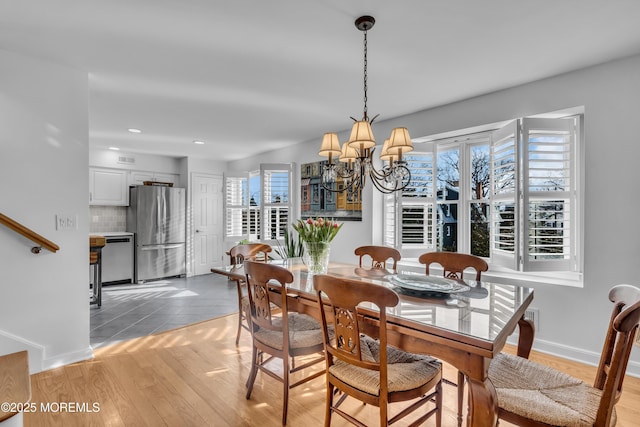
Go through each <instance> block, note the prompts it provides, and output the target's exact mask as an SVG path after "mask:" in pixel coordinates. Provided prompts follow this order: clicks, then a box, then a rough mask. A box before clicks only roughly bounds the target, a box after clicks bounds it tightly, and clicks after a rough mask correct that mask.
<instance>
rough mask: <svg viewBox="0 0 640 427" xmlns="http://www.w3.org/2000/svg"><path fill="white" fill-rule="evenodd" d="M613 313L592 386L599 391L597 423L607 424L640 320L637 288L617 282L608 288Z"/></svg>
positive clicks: (620, 387) (639, 302)
mask: <svg viewBox="0 0 640 427" xmlns="http://www.w3.org/2000/svg"><path fill="white" fill-rule="evenodd" d="M609 299H610V300H611V302H613V304H614V307H613V312H612V313H611V320H610V321H609V329H608V330H607V336H606V338H605V341H604V346H603V348H602V356H601V357H600V364H599V366H598V373H597V375H596V379H595V382H594V384H593V386H594V387H595V388H598V389H600V390H602V397H601V399H600V405H599V407H598V413H597V415H596V423H595V425H597V426H600V425H602V426H604V425H608V422H609V420H610V419H611V415H612V413H613V407H614V405H615V404H616V402H617V401H618V399H619V398H620V394H621V392H622V382H623V380H624V376H625V373H626V370H627V363H628V361H629V354H630V353H631V349H632V347H633V341H634V339H635V336H636V333H637V330H638V324H639V323H640V289H638V288H636V287H634V286H630V285H618V286H614V287H613V288H611V290H610V291H609Z"/></svg>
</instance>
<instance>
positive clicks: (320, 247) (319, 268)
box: [302, 242, 331, 274]
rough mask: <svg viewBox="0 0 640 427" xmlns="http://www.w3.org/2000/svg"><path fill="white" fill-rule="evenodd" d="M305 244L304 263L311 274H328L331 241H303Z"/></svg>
mask: <svg viewBox="0 0 640 427" xmlns="http://www.w3.org/2000/svg"><path fill="white" fill-rule="evenodd" d="M302 245H303V246H304V256H303V258H302V259H303V260H304V263H305V264H306V265H307V271H308V272H309V274H326V273H327V268H328V267H329V253H330V252H331V245H330V244H329V242H302Z"/></svg>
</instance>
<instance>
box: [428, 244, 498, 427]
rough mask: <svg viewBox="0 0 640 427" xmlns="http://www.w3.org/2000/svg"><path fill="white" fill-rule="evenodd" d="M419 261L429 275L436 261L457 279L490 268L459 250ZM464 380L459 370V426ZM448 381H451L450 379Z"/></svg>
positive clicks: (459, 422)
mask: <svg viewBox="0 0 640 427" xmlns="http://www.w3.org/2000/svg"><path fill="white" fill-rule="evenodd" d="M418 261H419V262H420V263H421V264H425V270H426V271H425V273H426V274H427V275H429V266H430V265H431V264H434V263H435V264H440V265H441V266H442V269H443V271H442V274H443V276H444V277H446V278H448V279H455V280H462V279H463V276H464V271H465V270H466V269H468V268H472V269H474V270H475V272H476V277H475V280H480V279H481V276H482V272H483V271H487V270H488V269H489V265H488V264H487V262H486V261H485V260H483V259H482V258H480V257H477V256H475V255H470V254H462V253H458V252H427V253H424V254H422V255H420V257H418ZM464 380H465V378H464V374H463V373H462V372H460V371H458V384H457V386H458V426H461V425H462V409H463V401H464ZM446 382H447V383H450V382H449V381H446Z"/></svg>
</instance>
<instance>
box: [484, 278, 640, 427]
mask: <svg viewBox="0 0 640 427" xmlns="http://www.w3.org/2000/svg"><path fill="white" fill-rule="evenodd" d="M609 299H610V300H611V302H612V303H613V312H612V313H611V320H610V321H609V327H608V330H607V334H606V337H605V341H604V345H603V348H602V355H601V357H600V364H599V366H598V371H597V374H596V378H595V381H594V383H593V386H590V385H588V384H586V383H585V382H583V381H581V380H579V379H576V378H573V377H571V376H569V375H567V374H564V373H562V372H559V371H556V370H555V369H553V368H550V367H547V366H544V365H541V364H539V363H535V362H532V361H530V360H528V359H524V358H522V357H518V356H512V355H508V354H504V353H501V354H499V355H498V356H497V357H496V358H495V359H493V361H492V362H491V365H490V366H489V379H490V380H491V382H492V383H493V385H494V387H495V388H496V392H497V395H498V407H499V412H498V416H499V418H501V419H503V420H505V421H508V422H510V423H513V424H516V425H520V426H551V425H553V426H597V427H608V426H612V425H614V424H615V422H616V411H615V404H616V403H617V402H618V399H619V398H620V395H621V394H622V382H623V380H624V376H625V372H626V369H627V362H628V360H629V354H630V353H631V347H632V345H633V341H634V337H635V335H636V333H637V330H638V324H639V323H640V289H638V288H636V287H634V286H629V285H618V286H614V287H613V288H611V290H610V291H609Z"/></svg>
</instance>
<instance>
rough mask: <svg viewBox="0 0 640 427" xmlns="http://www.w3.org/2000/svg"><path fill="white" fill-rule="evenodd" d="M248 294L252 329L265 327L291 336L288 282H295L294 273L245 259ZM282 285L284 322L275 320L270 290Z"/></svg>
mask: <svg viewBox="0 0 640 427" xmlns="http://www.w3.org/2000/svg"><path fill="white" fill-rule="evenodd" d="M244 271H245V273H246V283H247V295H248V297H249V308H250V310H249V313H250V329H251V331H255V330H257V329H258V328H264V329H267V330H270V331H279V332H282V333H283V334H284V336H285V337H288V336H289V331H288V322H287V291H286V286H287V283H292V282H293V274H292V273H291V272H290V271H289V270H287V269H286V268H283V267H280V266H277V265H273V264H266V263H263V262H257V261H245V262H244ZM278 286H279V287H281V288H282V290H281V291H280V293H279V295H280V296H279V301H277V304H276V305H278V306H280V309H281V310H278V313H280V312H281V316H282V322H276V323H274V322H273V317H272V315H271V314H272V313H271V308H272V305H271V302H272V298H273V296H272V294H271V293H270V290H271V289H273V288H276V287H278Z"/></svg>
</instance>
